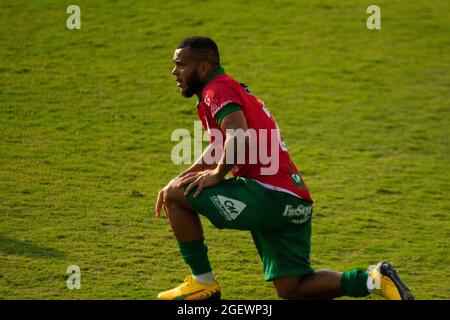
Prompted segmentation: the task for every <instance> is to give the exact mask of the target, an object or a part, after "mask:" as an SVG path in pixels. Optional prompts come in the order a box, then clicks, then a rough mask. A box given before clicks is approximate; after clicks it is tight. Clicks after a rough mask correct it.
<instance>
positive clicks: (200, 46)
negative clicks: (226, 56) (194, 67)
mask: <svg viewBox="0 0 450 320" xmlns="http://www.w3.org/2000/svg"><path fill="white" fill-rule="evenodd" d="M185 47H189V49H191V50H193V51H196V53H198V54H199V55H200V56H201V57H202V58H204V59H205V60H207V61H209V62H211V63H212V64H213V65H216V66H220V55H219V49H218V48H217V44H216V43H215V42H214V40H213V39H211V38H208V37H204V36H194V37H189V38H185V39H183V40H182V41H181V42H180V43H179V44H178V45H177V49H181V48H185Z"/></svg>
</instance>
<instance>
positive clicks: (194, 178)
mask: <svg viewBox="0 0 450 320" xmlns="http://www.w3.org/2000/svg"><path fill="white" fill-rule="evenodd" d="M221 180H222V177H220V176H219V175H218V174H217V171H216V170H204V171H198V172H191V173H189V174H187V175H185V176H183V177H182V178H179V181H178V184H177V187H178V188H181V187H182V186H184V185H186V184H189V185H188V186H187V188H186V190H185V191H184V195H185V196H187V195H188V194H189V192H190V191H191V190H192V189H193V188H194V187H197V190H196V191H195V193H194V198H195V197H197V196H198V195H199V194H200V192H202V190H203V189H204V188H207V187H211V186H213V185H216V184H218V183H219V182H220V181H221Z"/></svg>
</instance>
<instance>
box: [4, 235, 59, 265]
mask: <svg viewBox="0 0 450 320" xmlns="http://www.w3.org/2000/svg"><path fill="white" fill-rule="evenodd" d="M0 251H3V252H5V253H7V254H15V255H20V256H28V257H36V258H47V259H65V258H66V255H65V254H64V252H61V251H58V250H55V249H52V248H45V247H40V246H37V245H35V244H33V243H31V242H30V241H21V240H16V239H11V238H8V237H4V236H2V235H0Z"/></svg>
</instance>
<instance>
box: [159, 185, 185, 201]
mask: <svg viewBox="0 0 450 320" xmlns="http://www.w3.org/2000/svg"><path fill="white" fill-rule="evenodd" d="M183 197H185V196H184V189H183V188H179V187H177V185H176V184H175V183H174V182H171V183H170V184H169V186H168V188H166V190H165V192H164V203H165V204H166V206H172V205H178V204H179V203H181V202H182V201H183Z"/></svg>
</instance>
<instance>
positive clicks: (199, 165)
mask: <svg viewBox="0 0 450 320" xmlns="http://www.w3.org/2000/svg"><path fill="white" fill-rule="evenodd" d="M212 148H213V146H212V144H209V145H208V146H207V147H206V148H205V151H203V153H202V155H201V156H200V157H199V158H198V159H197V161H195V162H194V164H193V165H192V166H190V167H189V168H187V169H186V170H184V171H183V172H181V173H180V174H179V175H178V176H176V177H175V178H173V179H172V180H170V182H169V183H168V184H167V185H166V186H165V187H164V188H162V189H161V190H160V191H159V193H158V198H157V200H156V205H155V216H156V217H157V218H159V216H160V212H161V209H162V208H164V211H166V208H165V207H164V191H165V190H166V189H167V188H168V187H169V185H170V184H171V183H172V182H175V181H176V180H178V179H180V178H181V177H183V176H185V175H187V174H188V173H191V172H199V171H204V170H208V169H211V170H212V169H215V168H216V167H217V164H216V163H213V164H207V161H205V159H206V157H207V156H208V155H209V154H211V149H212ZM213 152H214V151H213ZM166 215H167V212H166Z"/></svg>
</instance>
